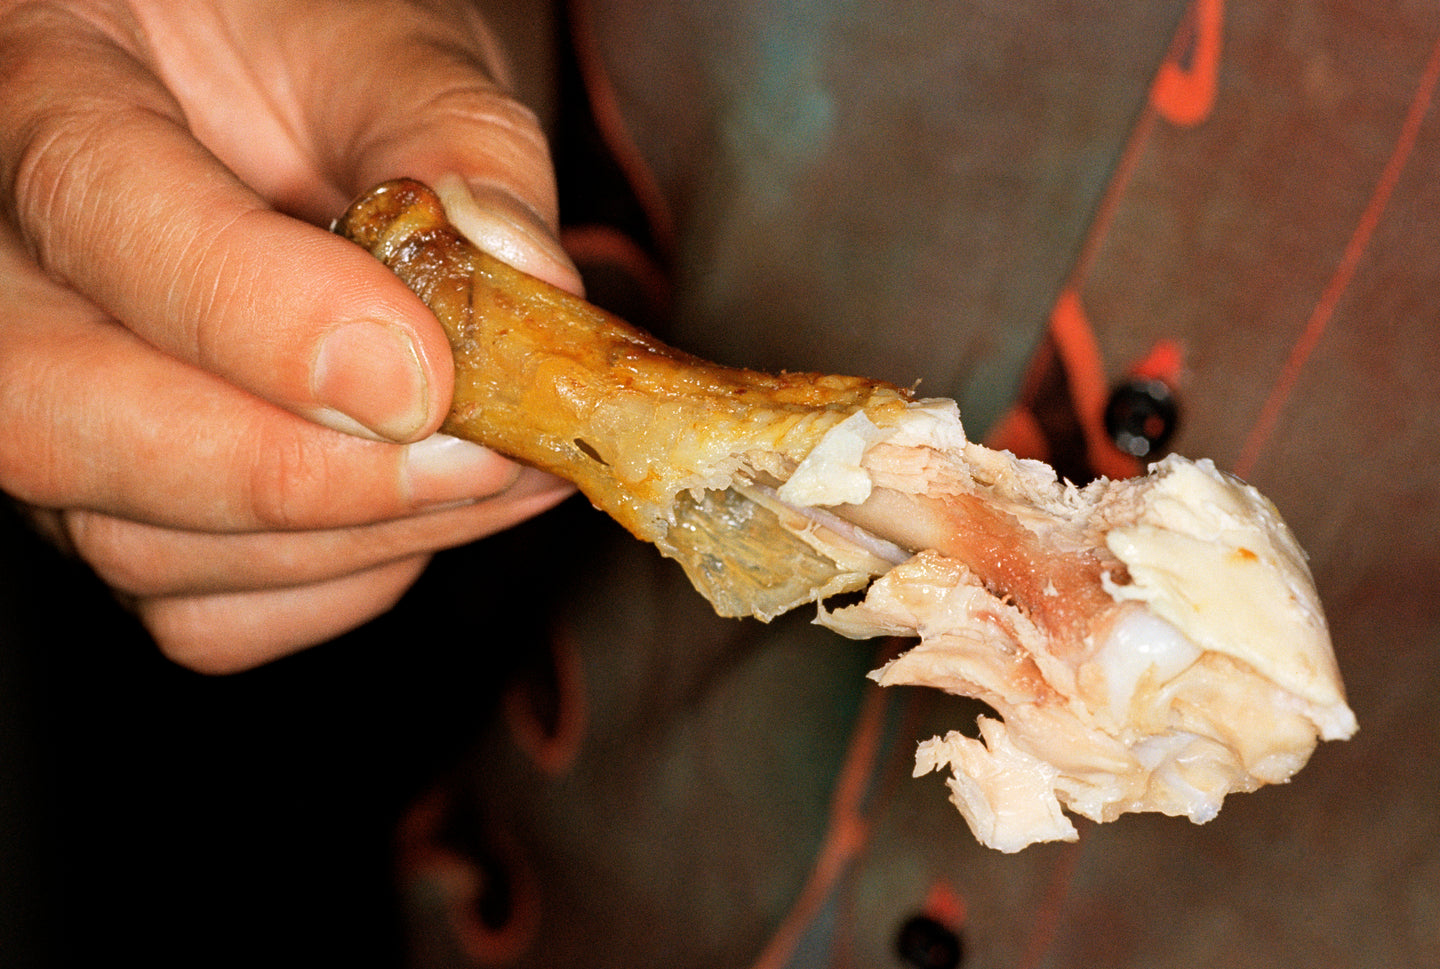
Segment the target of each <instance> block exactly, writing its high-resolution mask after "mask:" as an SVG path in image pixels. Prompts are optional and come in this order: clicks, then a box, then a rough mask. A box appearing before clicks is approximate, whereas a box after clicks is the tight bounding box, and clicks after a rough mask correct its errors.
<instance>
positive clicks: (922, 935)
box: [895, 915, 964, 969]
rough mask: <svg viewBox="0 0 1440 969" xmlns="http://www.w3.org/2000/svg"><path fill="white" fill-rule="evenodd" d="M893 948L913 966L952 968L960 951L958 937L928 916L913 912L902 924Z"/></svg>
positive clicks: (928, 968)
mask: <svg viewBox="0 0 1440 969" xmlns="http://www.w3.org/2000/svg"><path fill="white" fill-rule="evenodd" d="M895 948H896V951H898V952H899V953H900V958H901V959H903V960H904V961H905V964H906V965H907V966H914V967H915V969H956V966H958V965H960V959H961V956H962V955H963V954H964V948H963V946H962V944H961V940H960V936H959V935H958V934H957V933H955V932H954V931H953V930H951V929H950V928H949V926H946V925H943V924H941V923H940V922H939V921H937V920H936V919H933V918H931V917H930V916H928V915H916V916H914V917H913V918H911V919H910V920H909V921H908V922H906V923H905V924H904V925H902V926H901V927H900V935H899V936H898V937H897V938H896V939H895Z"/></svg>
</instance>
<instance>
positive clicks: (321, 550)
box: [64, 470, 570, 598]
mask: <svg viewBox="0 0 1440 969" xmlns="http://www.w3.org/2000/svg"><path fill="white" fill-rule="evenodd" d="M569 494H570V491H569V489H568V488H566V487H563V486H561V484H560V483H559V482H557V481H556V480H555V479H554V478H551V477H550V476H548V475H544V474H541V473H539V472H537V471H532V470H526V471H525V472H523V473H522V475H521V476H520V478H519V479H518V480H517V481H516V483H515V484H514V485H513V486H511V487H510V488H508V489H507V490H506V491H505V492H504V493H503V494H502V495H501V496H500V497H498V498H492V499H488V500H484V501H479V502H476V503H474V504H470V505H464V506H461V507H454V508H446V509H442V510H438V511H434V512H429V513H425V514H421V515H415V516H412V517H409V518H402V519H397V520H395V521H389V522H379V523H376V524H373V525H365V526H359V527H355V528H345V529H328V530H324V531H318V532H258V533H247V534H238V535H219V534H214V533H209V532H191V531H178V530H175V529H168V528H162V527H159V526H155V525H148V524H142V523H139V522H134V521H128V520H126V519H123V518H115V517H113V516H110V515H102V514H97V513H94V512H83V511H82V512H69V513H66V514H65V516H64V528H65V536H66V539H67V542H66V544H68V545H69V546H70V547H71V548H72V549H73V550H74V551H75V553H76V554H78V555H79V556H80V557H81V558H83V559H84V560H85V561H86V562H87V563H88V564H89V565H90V566H91V568H93V569H94V570H95V572H96V573H97V574H98V575H99V576H100V577H101V578H102V579H103V580H104V581H105V583H106V584H107V585H109V586H110V587H111V588H113V589H116V590H117V591H119V592H121V593H124V594H126V595H131V596H136V597H142V598H154V597H158V596H197V595H214V594H217V593H229V592H253V591H260V590H264V589H274V588H282V587H286V586H303V585H312V584H315V583H318V582H325V581H328V580H330V579H335V578H339V577H341V576H344V575H350V574H353V573H356V572H362V571H366V570H368V569H373V568H375V567H376V566H379V565H384V564H386V563H388V562H392V561H396V560H398V559H404V558H411V557H413V556H416V555H421V554H427V553H430V552H436V551H439V550H441V549H445V548H452V547H455V546H459V545H464V544H467V543H469V542H473V541H476V540H478V539H481V538H485V537H487V536H489V535H493V534H494V533H496V532H498V531H501V530H503V529H506V528H509V527H510V526H511V525H514V524H517V523H519V522H520V521H523V520H525V519H527V518H530V517H531V516H533V515H537V514H539V513H540V512H542V511H545V510H546V509H548V508H550V507H552V506H553V505H555V504H556V503H558V502H559V501H561V500H563V499H564V498H565V497H566V496H567V495H569Z"/></svg>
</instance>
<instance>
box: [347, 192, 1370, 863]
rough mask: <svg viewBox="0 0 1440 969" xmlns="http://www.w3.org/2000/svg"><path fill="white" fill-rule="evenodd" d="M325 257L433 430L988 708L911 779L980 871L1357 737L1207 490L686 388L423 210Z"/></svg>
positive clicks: (819, 380) (852, 398)
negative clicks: (420, 369) (893, 645)
mask: <svg viewBox="0 0 1440 969" xmlns="http://www.w3.org/2000/svg"><path fill="white" fill-rule="evenodd" d="M456 204H464V203H463V200H461V201H460V202H458V203H456ZM336 231H338V232H340V233H341V234H343V235H345V236H347V237H349V238H350V239H352V240H354V241H355V242H357V243H359V244H360V245H362V246H364V247H365V248H366V249H368V250H370V251H371V252H372V253H373V254H374V255H375V256H376V257H377V258H379V259H380V260H382V261H383V262H384V263H385V264H386V265H388V266H389V267H390V268H391V269H392V270H394V271H395V272H396V273H397V274H398V275H399V276H400V277H401V278H402V279H403V280H404V281H405V282H406V284H407V285H409V286H410V287H411V288H412V289H413V290H414V291H415V292H416V293H418V294H419V295H420V297H421V298H422V299H423V300H425V302H426V303H427V304H428V305H429V306H430V308H431V309H432V310H433V311H434V312H435V314H436V316H437V317H438V318H439V319H440V321H441V323H442V324H443V325H444V327H445V329H446V332H447V333H448V335H449V337H450V341H451V344H452V346H453V347H454V351H455V361H456V383H455V399H454V404H453V407H452V411H451V414H450V417H449V419H448V420H447V422H446V424H445V427H444V430H445V431H446V432H448V433H451V434H455V435H457V436H460V437H465V438H467V439H470V440H473V441H477V442H479V443H481V444H484V445H486V446H489V447H492V448H494V449H495V450H497V451H500V452H502V453H504V454H507V455H509V456H511V457H514V458H516V459H518V460H521V461H525V462H528V463H530V464H533V465H535V466H537V467H540V468H544V469H545V470H547V471H551V472H553V473H555V474H557V475H560V476H562V477H564V478H567V479H569V480H570V481H573V482H574V483H575V484H576V485H577V486H578V487H579V488H580V490H581V491H582V492H583V493H584V494H585V495H586V496H587V497H588V498H589V499H590V500H591V502H592V503H594V504H595V505H596V506H597V507H598V508H600V509H602V510H603V511H605V512H607V513H608V514H610V515H611V516H612V517H614V518H615V519H616V520H617V521H619V522H620V523H621V524H622V525H624V526H625V527H626V528H627V529H629V530H630V531H631V532H632V533H633V534H634V535H636V536H637V537H639V538H641V539H643V540H645V541H649V542H653V543H654V544H655V545H656V546H657V547H658V548H659V549H660V550H661V552H663V553H664V554H666V555H668V556H670V557H672V558H674V559H676V560H677V561H679V562H680V564H681V565H682V566H684V568H685V569H686V572H687V574H688V575H689V576H690V578H691V580H692V581H693V582H694V584H695V586H696V588H697V589H699V590H700V591H701V592H702V593H703V594H705V595H706V596H707V597H708V598H709V599H710V601H711V602H712V603H713V604H714V606H715V608H716V610H717V611H718V612H719V613H721V614H722V615H729V616H745V615H749V616H755V617H758V618H761V619H767V620H768V619H770V618H772V617H774V616H776V615H779V614H780V613H782V612H785V611H787V610H789V609H791V608H794V607H795V606H798V605H800V604H802V603H806V602H817V603H819V604H820V605H819V619H818V621H819V622H821V623H822V624H824V625H826V626H828V627H830V628H831V629H834V630H836V631H837V632H839V633H841V634H843V635H847V636H852V637H870V636H901V637H909V638H916V639H918V643H917V644H916V645H915V646H914V647H913V648H912V649H910V650H909V651H908V652H906V653H904V654H902V655H900V656H899V657H898V658H896V659H895V660H893V661H891V662H890V663H889V664H888V665H886V666H885V667H884V668H883V669H880V670H877V671H876V672H875V673H874V674H872V676H873V678H874V679H876V680H877V681H878V682H880V683H881V684H884V685H897V684H907V685H923V686H931V687H938V688H940V689H944V690H947V691H950V692H954V693H959V694H964V695H967V696H973V697H977V698H979V699H981V700H983V701H985V702H986V703H987V704H988V705H989V706H990V707H991V708H992V709H993V710H994V712H995V713H996V715H997V716H996V717H993V718H992V717H982V718H981V719H980V721H979V724H978V726H979V736H978V737H977V736H974V735H973V731H972V732H971V734H970V735H967V734H965V733H962V732H960V731H954V732H951V733H950V734H948V735H947V736H945V737H937V738H933V739H931V740H929V741H926V742H925V743H923V744H921V745H920V748H919V750H918V752H917V756H916V773H917V774H920V773H925V772H927V771H930V770H934V769H942V768H943V769H948V770H949V771H950V772H951V777H950V780H949V786H950V790H951V800H952V801H953V802H954V803H955V805H956V806H957V807H958V808H959V810H960V812H961V813H962V814H963V815H964V816H965V818H966V820H967V821H968V822H969V824H970V827H971V829H972V830H973V831H974V832H975V834H976V836H977V837H978V838H979V839H980V840H981V841H982V842H984V843H985V844H987V845H990V846H991V847H995V848H998V849H1000V850H1004V851H1014V850H1018V849H1020V848H1022V847H1024V846H1025V845H1028V844H1031V843H1033V842H1035V841H1042V840H1057V839H1066V840H1068V839H1073V838H1075V837H1076V832H1075V828H1074V826H1073V824H1071V822H1070V821H1069V819H1068V818H1067V817H1066V814H1065V812H1066V810H1068V811H1070V812H1073V813H1076V814H1079V815H1082V816H1084V817H1088V818H1091V819H1093V820H1096V821H1109V820H1113V819H1114V818H1115V817H1117V816H1118V815H1120V814H1122V813H1125V812H1129V811H1161V812H1164V813H1166V814H1172V815H1185V816H1187V817H1189V818H1190V819H1191V820H1193V821H1197V822H1200V821H1206V820H1209V819H1210V818H1211V817H1213V816H1214V815H1215V813H1216V812H1217V811H1218V810H1219V808H1220V804H1221V801H1222V800H1223V799H1224V797H1225V795H1226V794H1228V793H1230V792H1233V791H1248V790H1253V789H1254V788H1256V787H1258V786H1260V785H1261V784H1267V783H1278V782H1282V781H1285V780H1287V779H1288V778H1289V777H1290V776H1291V775H1293V774H1294V772H1295V771H1297V770H1299V769H1300V767H1302V766H1303V765H1304V764H1305V762H1306V761H1307V760H1308V758H1309V756H1310V754H1311V752H1312V751H1313V749H1314V747H1315V745H1316V743H1317V741H1318V740H1319V739H1340V738H1344V737H1348V736H1350V735H1351V734H1352V733H1353V732H1354V730H1355V719H1354V715H1353V714H1352V713H1351V711H1350V709H1349V707H1348V706H1347V705H1346V703H1345V698H1344V692H1343V687H1342V686H1341V682H1340V677H1339V673H1338V670H1337V668H1336V665H1335V661H1334V656H1333V652H1332V650H1331V646H1330V641H1329V635H1328V632H1327V630H1326V625H1325V619H1324V615H1323V612H1322V610H1321V607H1320V603H1319V600H1318V597H1317V595H1316V593H1315V589H1314V584H1313V581H1312V580H1311V577H1310V574H1309V571H1308V568H1307V566H1306V564H1305V557H1304V554H1303V552H1302V551H1301V550H1300V548H1299V547H1298V545H1296V543H1295V540H1294V538H1293V537H1292V536H1291V534H1290V532H1289V530H1288V529H1287V528H1286V526H1285V525H1284V523H1283V522H1282V521H1281V519H1280V516H1279V514H1278V513H1277V512H1276V510H1275V508H1274V506H1273V505H1271V504H1270V502H1268V501H1267V500H1266V499H1265V498H1264V497H1263V496H1261V495H1260V494H1259V493H1258V492H1257V491H1255V489H1254V488H1251V487H1250V486H1248V485H1245V484H1244V483H1242V482H1240V481H1238V480H1237V479H1235V478H1233V477H1231V476H1228V475H1226V474H1224V473H1223V472H1220V471H1218V470H1217V469H1215V468H1214V466H1213V465H1211V464H1210V463H1209V462H1206V461H1199V462H1191V461H1186V460H1184V459H1182V458H1178V457H1173V456H1172V457H1170V458H1167V459H1165V460H1164V461H1162V462H1160V463H1159V464H1157V465H1156V466H1155V467H1154V468H1152V470H1151V472H1150V473H1149V474H1148V475H1146V476H1144V477H1142V478H1137V479H1133V480H1126V481H1108V480H1104V479H1102V480H1100V481H1097V482H1094V483H1092V484H1091V485H1088V486H1087V487H1085V488H1083V489H1080V488H1076V487H1075V486H1073V485H1071V484H1069V483H1068V482H1062V481H1059V480H1057V478H1056V476H1055V473H1054V472H1053V471H1052V470H1051V469H1050V468H1049V467H1047V466H1045V465H1043V464H1040V463H1038V462H1034V461H1023V460H1019V459H1016V458H1015V457H1014V456H1012V455H1010V454H1008V453H1006V452H997V451H992V450H989V449H986V448H984V447H981V446H980V445H977V444H975V443H973V442H970V441H968V440H967V439H966V437H965V434H964V430H963V428H962V426H961V423H960V418H959V413H958V410H957V408H956V407H955V405H954V403H953V402H951V401H946V400H916V399H913V398H912V396H911V395H910V394H908V393H907V392H905V391H903V390H901V389H899V388H897V387H894V386H891V385H888V384H883V383H878V382H875V381H869V380H864V379H860V378H855V377H837V376H827V375H818V374H780V375H770V374H762V373H756V372H753V371H748V370H739V369H732V368H727V367H720V366H717V365H714V364H710V363H706V362H704V361H702V360H698V359H696V358H694V357H691V356H689V355H687V354H685V353H682V352H680V351H678V350H675V349H673V348H670V347H667V346H665V345H664V344H661V343H659V342H658V341H656V340H655V339H653V338H652V337H650V336H648V335H646V334H644V333H641V332H639V331H637V330H635V329H634V328H632V327H630V326H628V325H627V324H625V323H624V322H622V321H620V320H618V319H616V318H614V317H613V316H610V315H608V314H606V313H604V312H603V311H601V310H599V309H597V308H595V307H593V306H591V305H590V304H588V303H586V302H584V301H583V300H581V299H578V298H576V297H573V296H571V295H568V294H566V293H563V292H561V291H559V290H557V289H555V288H554V287H551V286H549V285H547V284H545V283H543V282H540V281H538V280H535V279H532V278H530V277H528V276H526V275H524V274H523V273H520V272H518V271H516V270H514V269H512V268H510V267H508V266H506V265H505V264H503V263H501V262H499V261H498V260H496V259H494V258H492V257H490V256H489V255H487V254H485V253H484V252H481V251H480V250H478V249H477V248H475V247H474V246H472V245H471V244H470V243H469V242H468V241H466V240H465V239H464V237H463V236H462V235H461V234H460V233H459V232H458V231H457V230H456V229H455V228H453V226H452V225H451V223H450V220H449V218H448V217H447V213H446V210H445V207H444V205H443V204H442V202H441V200H440V199H439V197H438V196H436V195H435V193H433V192H432V191H431V190H430V189H429V188H428V187H426V186H424V185H422V184H420V183H418V182H414V181H408V180H401V181H396V182H390V183H386V184H385V185H382V186H380V187H379V188H377V189H375V190H374V191H372V192H370V193H368V194H366V195H365V196H363V197H362V198H360V199H359V200H357V201H356V202H355V203H354V205H352V206H351V208H350V209H349V211H347V212H346V214H345V215H344V216H343V217H342V218H341V219H340V220H338V221H337V223H336ZM860 590H865V594H864V597H863V600H862V601H860V602H858V603H857V604H854V605H850V606H846V607H844V608H836V609H833V610H832V609H827V608H826V606H825V600H826V599H829V598H830V597H832V596H833V595H835V594H836V593H841V592H858V591H860Z"/></svg>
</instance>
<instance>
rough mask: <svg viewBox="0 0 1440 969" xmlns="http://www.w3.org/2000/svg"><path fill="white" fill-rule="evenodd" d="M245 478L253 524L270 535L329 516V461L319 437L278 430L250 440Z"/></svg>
mask: <svg viewBox="0 0 1440 969" xmlns="http://www.w3.org/2000/svg"><path fill="white" fill-rule="evenodd" d="M254 441H255V444H254V446H253V451H252V452H251V455H252V456H251V464H250V468H249V473H248V475H247V478H246V485H247V505H248V509H249V512H250V515H251V517H252V518H253V520H254V522H255V523H256V524H257V525H259V526H260V527H261V528H262V529H265V530H269V531H291V530H295V529H300V528H311V527H316V526H318V525H321V524H323V523H325V520H326V519H327V518H328V517H331V515H332V514H333V510H332V508H331V507H330V506H331V505H332V503H333V500H334V496H333V495H332V493H331V473H332V465H333V463H334V462H333V461H332V456H331V454H330V451H329V448H328V447H327V446H326V445H325V443H324V442H323V438H322V436H321V435H320V434H307V433H303V432H301V433H291V432H289V430H288V428H287V429H282V430H280V431H278V432H273V433H262V434H260V435H259V436H257V437H256V438H255V439H254Z"/></svg>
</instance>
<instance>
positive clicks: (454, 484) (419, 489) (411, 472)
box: [405, 434, 520, 506]
mask: <svg viewBox="0 0 1440 969" xmlns="http://www.w3.org/2000/svg"><path fill="white" fill-rule="evenodd" d="M519 474H520V466H519V465H517V464H513V463H511V462H510V461H507V460H506V459H504V458H502V457H501V456H500V455H498V454H496V453H495V452H494V451H491V450H490V449H489V448H485V447H481V446H480V445H479V444H472V443H470V442H469V441H464V440H461V439H460V438H458V437H451V436H450V435H448V434H432V435H430V436H429V437H427V438H425V439H424V440H421V441H416V442H415V443H414V444H411V445H408V446H407V447H406V453H405V478H406V484H405V487H406V489H407V492H408V493H409V495H410V500H411V501H413V502H414V503H415V504H416V505H417V506H418V505H439V504H453V503H459V502H464V501H474V500H477V499H480V498H485V497H488V496H489V495H493V494H495V493H496V492H497V491H502V490H504V489H505V488H506V487H508V486H509V485H511V484H512V483H513V482H514V481H515V479H516V478H517V477H518V476H519Z"/></svg>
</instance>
